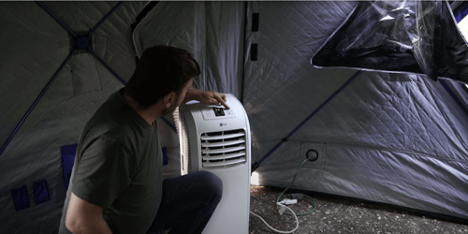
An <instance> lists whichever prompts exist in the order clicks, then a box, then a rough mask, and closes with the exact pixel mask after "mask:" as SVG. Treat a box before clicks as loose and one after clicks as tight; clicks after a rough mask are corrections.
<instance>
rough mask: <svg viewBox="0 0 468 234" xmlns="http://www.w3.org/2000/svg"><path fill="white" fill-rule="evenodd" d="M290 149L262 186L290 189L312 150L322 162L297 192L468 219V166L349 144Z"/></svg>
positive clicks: (300, 179)
mask: <svg viewBox="0 0 468 234" xmlns="http://www.w3.org/2000/svg"><path fill="white" fill-rule="evenodd" d="M286 144H287V147H284V148H282V149H281V150H279V151H278V152H277V153H275V154H276V155H274V156H276V157H274V156H273V157H272V158H271V160H267V161H265V162H264V163H263V164H262V166H261V167H259V168H258V170H257V171H258V173H259V175H260V183H261V184H264V185H270V186H279V187H287V186H288V185H289V183H290V181H291V180H292V177H293V176H294V173H295V172H296V170H297V168H298V166H299V165H300V162H301V161H303V160H304V159H305V152H306V150H307V149H319V150H320V152H321V153H320V154H319V155H320V156H319V157H320V158H321V159H322V161H316V162H306V163H305V164H304V166H303V167H302V169H301V171H300V172H299V174H298V176H297V178H296V181H295V182H294V184H293V186H292V187H291V188H294V189H301V190H309V191H315V192H322V193H327V194H333V195H340V196H344V197H351V198H359V199H364V200H370V201H375V202H382V203H387V204H393V205H398V206H402V207H407V208H412V209H418V210H424V211H429V212H434V213H440V214H445V215H450V216H455V217H460V218H464V219H466V218H468V212H467V211H466V209H464V207H465V204H466V201H465V198H466V196H467V195H468V189H467V188H466V186H465V185H466V183H468V176H467V174H466V171H467V170H468V167H467V166H466V163H463V162H459V161H451V160H443V159H436V158H432V157H427V155H424V154H417V153H413V154H408V153H407V152H397V151H390V150H385V149H375V148H371V147H361V146H352V145H345V144H323V143H313V142H287V143H286ZM321 147H322V148H321ZM409 165H411V166H409ZM266 175H267V176H266ZM408 185H411V186H408Z"/></svg>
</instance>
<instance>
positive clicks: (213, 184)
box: [199, 171, 223, 201]
mask: <svg viewBox="0 0 468 234" xmlns="http://www.w3.org/2000/svg"><path fill="white" fill-rule="evenodd" d="M199 176H200V180H201V181H202V183H203V187H205V188H206V189H209V191H212V192H213V195H215V198H214V200H218V201H219V200H221V197H222V195H223V181H221V179H220V178H219V177H218V176H217V175H215V174H213V173H211V172H208V171H201V172H200V174H199Z"/></svg>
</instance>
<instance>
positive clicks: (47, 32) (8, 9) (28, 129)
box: [0, 2, 146, 233]
mask: <svg viewBox="0 0 468 234" xmlns="http://www.w3.org/2000/svg"><path fill="white" fill-rule="evenodd" d="M43 4H44V5H45V6H46V7H47V8H48V9H50V11H51V12H53V13H54V14H55V15H56V16H57V17H58V18H59V19H60V20H61V21H63V23H64V24H66V25H68V27H69V28H70V29H71V30H72V31H74V32H75V33H76V34H78V35H82V34H83V33H87V32H88V31H90V30H91V29H92V28H93V27H94V26H95V25H97V24H98V22H99V21H100V20H101V19H102V18H103V17H104V16H105V15H106V14H107V13H108V12H110V11H111V9H112V8H113V7H114V6H115V5H116V2H44V3H43ZM145 4H146V2H125V3H124V4H122V5H121V6H120V7H119V8H118V9H117V10H116V11H115V12H114V13H113V14H112V15H111V16H110V17H109V18H108V19H107V20H106V21H105V22H103V24H102V25H101V26H100V27H99V28H98V29H97V30H96V31H95V32H94V34H93V36H92V48H93V50H94V51H96V53H98V54H99V55H100V57H102V59H103V60H105V61H106V62H107V64H109V65H110V66H111V67H112V68H113V69H114V70H115V71H116V72H117V73H118V74H119V75H120V76H121V77H125V79H128V78H130V76H131V74H132V73H133V70H134V69H135V51H134V48H133V42H132V38H131V27H130V24H131V23H132V21H134V20H135V17H136V16H137V15H138V13H139V12H140V11H141V10H142V9H143V8H144V6H145ZM0 12H1V13H0V21H1V22H2V24H1V26H0V31H1V32H2V36H1V37H0V40H1V52H2V53H1V55H0V64H1V67H0V113H1V114H0V142H1V143H0V144H2V145H3V143H4V142H5V141H6V140H7V138H8V137H9V136H10V134H11V133H12V132H13V130H14V129H15V127H16V126H17V124H18V123H19V121H20V120H21V118H22V117H23V115H24V114H25V113H26V112H27V110H28V109H29V107H30V106H31V104H32V103H33V102H34V100H35V99H36V97H37V96H38V95H39V94H40V93H41V90H43V88H44V87H45V86H46V84H47V83H48V82H49V80H50V79H51V78H52V77H53V76H54V73H55V72H56V71H57V70H58V69H59V67H60V66H61V64H62V63H63V62H64V61H65V60H66V59H67V56H69V54H70V53H71V51H72V49H73V48H74V47H75V45H74V44H73V39H72V36H71V34H69V33H68V32H67V30H66V29H64V28H63V27H62V26H61V25H60V24H59V23H57V22H56V21H55V20H54V19H53V18H52V17H51V16H50V15H48V13H47V12H46V11H45V10H44V9H42V8H41V7H40V5H39V4H37V3H35V2H1V3H0ZM121 87H123V84H122V82H121V81H120V80H118V79H117V78H116V77H115V76H114V75H113V74H112V73H111V72H110V71H109V70H108V69H107V68H106V67H105V66H103V64H102V63H101V62H100V61H99V60H98V59H96V58H95V56H94V55H93V54H91V53H90V52H88V51H86V50H77V52H76V53H75V54H74V55H73V56H72V57H71V59H70V60H69V62H68V63H67V64H66V65H65V66H64V67H63V69H62V70H61V72H60V73H58V75H57V77H56V79H55V81H54V82H53V83H52V84H51V86H50V88H49V89H48V90H47V92H45V94H44V96H43V97H42V99H41V100H40V101H39V102H38V104H37V106H36V107H35V108H34V109H33V110H32V111H31V113H30V115H29V117H28V118H27V119H26V120H25V122H24V124H23V125H22V126H21V128H19V131H18V132H17V134H16V135H15V136H14V138H13V139H12V140H11V142H10V144H9V145H8V146H7V147H6V149H5V151H4V152H3V154H2V155H1V156H0V173H1V176H0V178H1V181H0V233H56V232H57V230H58V225H59V223H60V217H61V213H62V206H63V201H64V198H65V185H64V178H63V170H62V159H61V152H60V147H62V146H64V145H71V144H76V143H77V141H78V138H79V136H80V134H81V130H82V128H83V127H84V124H85V123H86V122H87V121H88V119H89V118H90V117H91V115H92V114H93V113H94V111H95V110H96V109H97V108H98V107H99V106H100V105H101V104H102V103H103V102H104V101H105V100H106V99H107V97H108V96H109V95H110V94H111V93H113V92H115V91H116V90H118V89H119V88H121ZM41 180H46V183H47V187H48V191H49V195H50V201H48V202H44V203H41V204H36V202H35V198H34V189H33V183H34V182H37V181H41ZM22 186H26V187H27V191H28V197H29V204H30V207H29V208H25V209H22V210H18V211H16V210H15V206H14V203H13V199H12V190H13V189H18V188H20V187H22Z"/></svg>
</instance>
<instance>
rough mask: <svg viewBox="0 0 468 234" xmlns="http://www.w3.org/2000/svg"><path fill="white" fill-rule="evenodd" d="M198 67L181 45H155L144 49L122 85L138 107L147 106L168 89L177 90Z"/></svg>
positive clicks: (192, 75)
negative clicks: (131, 73)
mask: <svg viewBox="0 0 468 234" xmlns="http://www.w3.org/2000/svg"><path fill="white" fill-rule="evenodd" d="M198 75H200V67H199V66H198V63H197V61H195V59H194V58H193V57H192V55H191V54H190V53H189V52H187V51H186V50H184V49H180V48H175V47H173V46H164V45H158V46H154V47H151V48H148V49H146V50H145V51H144V52H143V54H142V55H141V58H140V61H138V64H137V68H136V69H135V72H134V73H133V75H132V77H131V78H130V80H129V81H128V83H127V86H126V87H125V92H126V93H127V95H129V96H130V97H131V98H132V99H133V100H135V101H136V102H137V103H138V104H139V105H140V106H141V107H142V108H148V107H150V106H152V105H154V104H155V103H156V102H158V101H159V100H161V99H162V98H163V97H165V96H166V95H167V94H169V93H171V92H176V93H180V91H181V90H182V88H183V87H184V85H185V84H186V83H187V82H188V81H189V80H190V79H191V78H192V77H194V76H198Z"/></svg>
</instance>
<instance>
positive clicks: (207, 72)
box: [133, 2, 243, 97]
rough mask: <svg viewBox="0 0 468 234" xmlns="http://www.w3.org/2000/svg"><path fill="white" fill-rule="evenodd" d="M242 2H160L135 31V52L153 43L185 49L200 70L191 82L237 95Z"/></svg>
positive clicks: (141, 50)
mask: <svg viewBox="0 0 468 234" xmlns="http://www.w3.org/2000/svg"><path fill="white" fill-rule="evenodd" d="M242 23H243V3H242V2H189V3H179V2H159V3H158V5H156V6H155V7H154V9H153V10H151V12H150V13H148V15H147V16H146V17H145V18H144V19H143V20H142V21H141V22H140V23H139V24H138V26H137V27H136V28H135V31H134V35H133V36H134V42H135V49H136V51H137V54H138V55H139V56H141V53H142V52H143V51H144V50H145V49H146V48H148V47H151V46H154V45H159V44H163V45H171V46H175V47H180V48H183V49H186V50H187V51H189V52H190V53H192V54H193V55H194V56H195V59H196V60H197V61H198V63H199V65H200V69H201V72H202V73H201V74H200V76H199V77H198V78H196V80H195V82H194V83H195V84H194V86H195V87H197V88H199V89H202V90H212V91H218V92H225V93H232V94H234V95H236V96H238V97H240V90H239V89H238V86H239V85H240V84H239V83H238V80H240V79H241V75H242V66H240V64H241V63H240V61H241V59H242V55H241V54H242V45H243V38H242V31H243V25H242Z"/></svg>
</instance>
